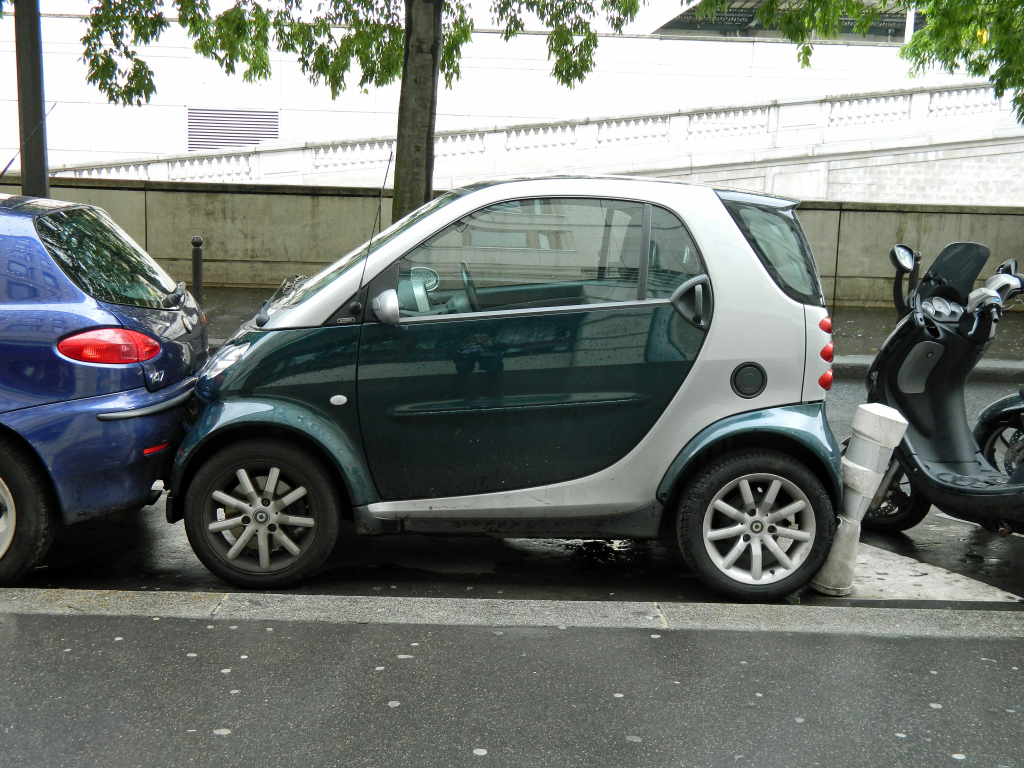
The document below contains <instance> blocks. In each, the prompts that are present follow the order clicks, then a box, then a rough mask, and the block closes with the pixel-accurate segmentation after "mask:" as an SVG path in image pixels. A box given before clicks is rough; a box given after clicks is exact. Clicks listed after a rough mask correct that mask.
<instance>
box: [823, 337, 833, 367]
mask: <svg viewBox="0 0 1024 768" xmlns="http://www.w3.org/2000/svg"><path fill="white" fill-rule="evenodd" d="M833 355H835V345H833V344H832V342H831V341H830V342H829V343H828V344H826V345H825V348H824V349H822V350H821V359H822V360H824V361H825V362H826V363H831V362H832V356H833Z"/></svg>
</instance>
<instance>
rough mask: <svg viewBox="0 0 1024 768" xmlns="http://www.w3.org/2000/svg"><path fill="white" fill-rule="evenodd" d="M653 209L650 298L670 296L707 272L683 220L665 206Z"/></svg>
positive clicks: (648, 282)
mask: <svg viewBox="0 0 1024 768" xmlns="http://www.w3.org/2000/svg"><path fill="white" fill-rule="evenodd" d="M652 208H653V210H652V211H651V266H650V271H649V273H648V277H647V298H649V299H667V298H669V297H670V296H671V295H672V293H673V291H675V289H676V288H678V287H679V286H680V285H682V284H683V283H685V282H686V281H687V280H689V279H690V278H691V277H695V276H696V275H702V274H704V263H703V262H702V261H701V258H700V253H698V251H697V246H696V244H695V243H694V242H693V238H691V237H690V233H689V231H688V230H687V229H686V227H685V226H683V222H681V221H680V220H679V219H678V218H676V216H675V215H674V214H671V213H669V212H668V211H666V210H665V209H664V208H659V207H658V206H652Z"/></svg>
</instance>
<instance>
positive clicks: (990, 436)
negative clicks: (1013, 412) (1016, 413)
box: [978, 421, 1024, 475]
mask: <svg viewBox="0 0 1024 768" xmlns="http://www.w3.org/2000/svg"><path fill="white" fill-rule="evenodd" d="M978 444H979V445H981V452H982V454H984V456H985V458H986V459H987V460H988V463H989V464H991V465H992V466H993V467H995V468H996V469H998V470H999V471H1000V472H1005V473H1006V474H1008V475H1012V474H1013V473H1014V470H1016V469H1017V465H1019V464H1020V463H1021V461H1024V430H1021V429H1018V428H1017V427H1016V426H1014V425H1013V424H1010V423H1009V422H1006V421H997V422H993V423H992V424H990V425H989V426H988V428H987V429H986V430H985V432H984V434H982V435H981V437H980V439H979V440H978Z"/></svg>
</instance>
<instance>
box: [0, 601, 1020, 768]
mask: <svg viewBox="0 0 1024 768" xmlns="http://www.w3.org/2000/svg"><path fill="white" fill-rule="evenodd" d="M790 610H792V609H790ZM798 610H799V609H798ZM0 658H2V659H3V661H4V667H5V669H6V672H5V674H4V675H3V676H0V765H4V766H15V765H17V766H22V765H31V766H44V765H45V766H58V765H75V766H85V765H99V766H146V767H147V768H148V767H149V766H154V765H159V766H171V765H174V766H184V765H195V766H223V767H225V768H226V767H227V766H250V765H273V766H301V767H302V768H308V767H309V766H368V767H369V766H431V767H433V766H462V765H499V766H557V768H565V767H567V766H602V767H604V766H659V767H663V766H725V765H729V766H732V765H739V766H742V765H757V766H817V765H820V766H830V767H831V768H838V767H841V766H880V765H884V766H915V767H917V766H945V765H978V766H992V767H993V768H995V767H996V766H1014V767H1016V766H1020V765H1022V764H1024V745H1022V741H1021V738H1020V733H1021V726H1022V715H1021V713H1022V712H1024V687H1022V685H1021V674H1022V673H1021V671H1020V670H1021V668H1022V667H1024V650H1022V646H1021V643H1020V642H1019V640H1016V639H1011V640H1007V639H975V640H970V639H943V638H928V637H913V636H908V637H877V636H871V635H870V634H868V635H861V634H853V635H848V636H845V637H844V636H838V635H822V634H814V633H810V634H808V633H799V632H798V633H777V632H722V631H684V630H675V631H669V630H664V631H659V632H651V631H650V630H649V629H580V628H572V627H567V628H565V629H558V628H554V627H499V626H496V627H446V626H430V625H412V626H410V625H401V624H399V625H393V624H392V625H387V624H323V623H294V624H288V623H284V622H268V621H236V622H232V623H229V622H227V621H212V620H206V619H198V620H197V619H191V620H187V619H173V618H164V619H162V620H160V621H153V620H152V619H150V618H149V617H146V618H141V617H139V618H128V617H74V618H71V619H69V618H67V617H61V616H24V615H21V616H11V615H5V616H0Z"/></svg>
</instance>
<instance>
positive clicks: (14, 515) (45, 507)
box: [0, 438, 57, 585]
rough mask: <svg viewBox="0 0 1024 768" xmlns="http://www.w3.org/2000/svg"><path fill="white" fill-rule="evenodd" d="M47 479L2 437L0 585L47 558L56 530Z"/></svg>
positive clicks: (53, 507) (0, 456)
mask: <svg viewBox="0 0 1024 768" xmlns="http://www.w3.org/2000/svg"><path fill="white" fill-rule="evenodd" d="M55 509H56V505H55V504H54V503H53V501H52V496H51V494H50V489H49V487H48V484H47V482H46V478H45V477H44V476H43V475H42V473H41V472H40V471H39V470H38V469H37V467H36V465H35V462H33V461H32V459H31V458H30V457H29V456H28V455H26V453H25V452H24V451H23V450H22V449H21V447H20V446H18V445H17V444H15V443H13V442H12V441H10V440H6V439H3V438H0V585H2V584H11V583H13V582H15V581H16V580H17V579H18V578H20V577H21V576H23V575H24V574H25V572H26V571H28V570H29V569H30V568H32V566H34V565H36V564H37V563H38V562H39V561H40V560H42V559H43V557H44V556H45V555H46V553H47V551H48V550H49V549H50V544H52V543H53V537H54V534H55V533H56V530H57V525H56V519H55V514H54V512H55Z"/></svg>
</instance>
